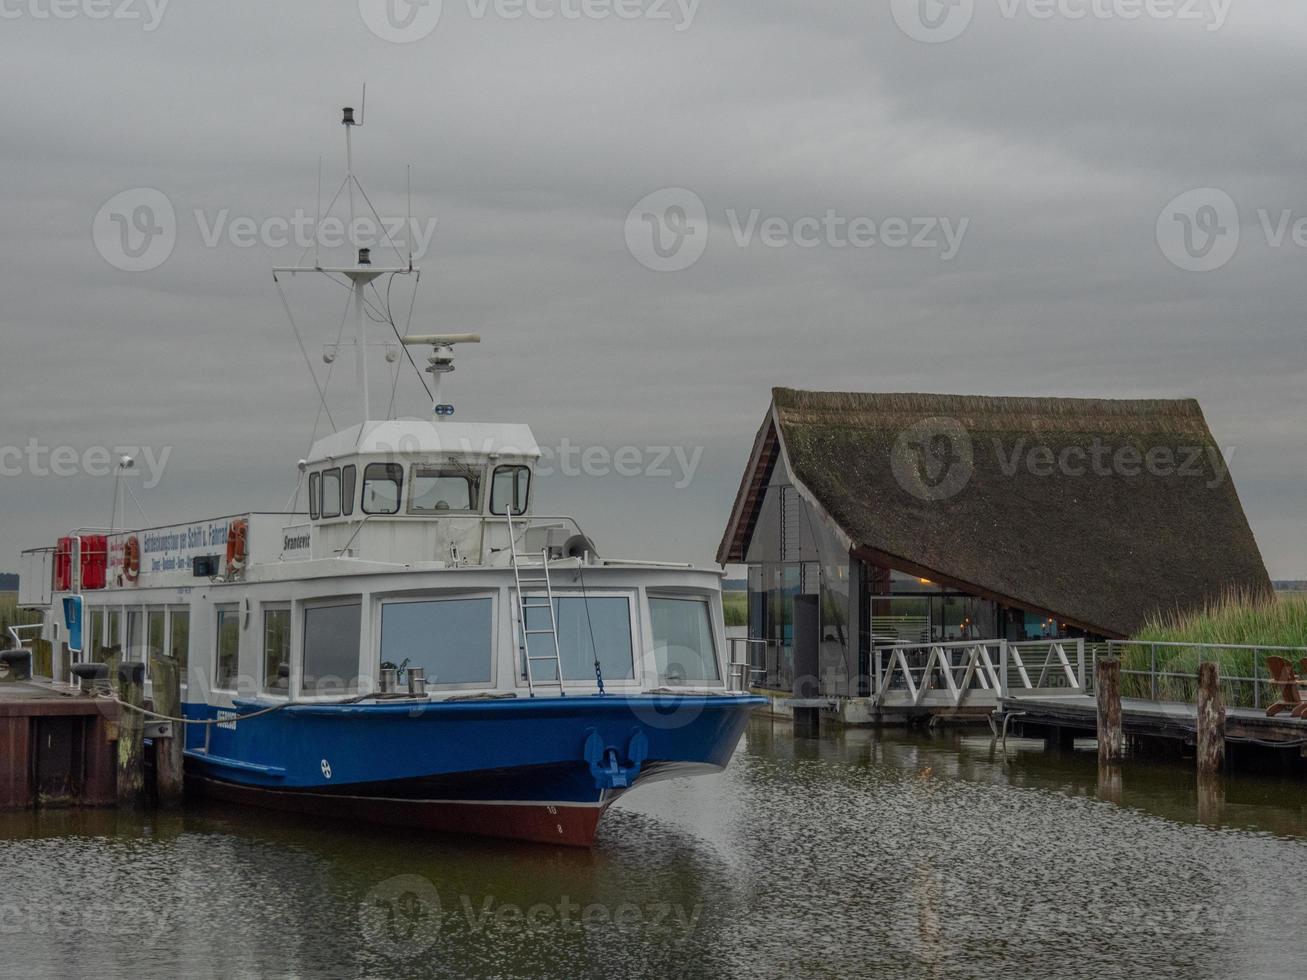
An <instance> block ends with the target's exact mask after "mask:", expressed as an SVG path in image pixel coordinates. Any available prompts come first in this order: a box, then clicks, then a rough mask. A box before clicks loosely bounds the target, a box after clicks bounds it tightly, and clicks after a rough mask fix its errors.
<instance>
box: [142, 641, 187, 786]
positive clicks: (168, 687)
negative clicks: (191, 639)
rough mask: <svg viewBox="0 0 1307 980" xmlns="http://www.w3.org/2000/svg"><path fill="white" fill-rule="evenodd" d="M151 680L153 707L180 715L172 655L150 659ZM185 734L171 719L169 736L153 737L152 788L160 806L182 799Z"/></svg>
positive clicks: (178, 679)
mask: <svg viewBox="0 0 1307 980" xmlns="http://www.w3.org/2000/svg"><path fill="white" fill-rule="evenodd" d="M150 681H151V687H152V690H153V693H154V710H155V711H156V712H158V713H159V714H161V715H168V716H169V717H171V718H180V717H181V713H182V692H181V674H180V670H179V668H178V664H177V661H176V660H174V659H173V658H172V657H152V658H150ZM185 736H186V732H185V726H184V725H182V724H181V723H180V722H173V723H172V736H171V737H170V738H156V739H155V740H154V773H155V788H156V790H157V792H158V798H159V805H160V806H176V805H177V804H179V803H181V801H182V764H183V758H182V749H183V748H184V745H185V741H186V738H185Z"/></svg>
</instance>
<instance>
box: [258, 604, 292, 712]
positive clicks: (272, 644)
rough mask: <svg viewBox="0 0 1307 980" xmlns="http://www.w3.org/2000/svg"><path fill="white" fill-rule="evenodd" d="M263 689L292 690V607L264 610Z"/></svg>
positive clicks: (274, 690) (280, 691) (277, 692)
mask: <svg viewBox="0 0 1307 980" xmlns="http://www.w3.org/2000/svg"><path fill="white" fill-rule="evenodd" d="M263 689H264V690H265V691H269V692H271V693H273V694H286V693H288V692H289V691H290V609H289V608H287V607H284V606H283V607H281V608H274V609H268V608H265V609H264V610H263Z"/></svg>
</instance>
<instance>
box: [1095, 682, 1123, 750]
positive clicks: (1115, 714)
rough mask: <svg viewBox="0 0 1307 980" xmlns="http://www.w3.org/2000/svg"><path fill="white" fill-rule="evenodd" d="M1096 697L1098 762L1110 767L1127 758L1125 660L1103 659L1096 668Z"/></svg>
mask: <svg viewBox="0 0 1307 980" xmlns="http://www.w3.org/2000/svg"><path fill="white" fill-rule="evenodd" d="M1094 694H1095V697H1096V698H1097V700H1098V762H1099V764H1100V765H1108V764H1111V763H1116V762H1120V761H1121V760H1122V759H1124V758H1125V732H1124V730H1123V729H1122V727H1121V661H1119V660H1115V659H1107V660H1100V661H1099V662H1098V665H1097V666H1096V667H1095V668H1094Z"/></svg>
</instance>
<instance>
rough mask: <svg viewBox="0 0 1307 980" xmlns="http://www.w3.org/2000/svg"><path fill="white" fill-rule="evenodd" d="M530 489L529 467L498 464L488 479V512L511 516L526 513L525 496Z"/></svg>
mask: <svg viewBox="0 0 1307 980" xmlns="http://www.w3.org/2000/svg"><path fill="white" fill-rule="evenodd" d="M530 491H531V469H530V467H527V466H499V467H496V468H495V475H494V477H493V478H492V479H491V481H490V513H492V514H500V515H503V514H506V513H507V512H508V509H509V508H510V507H511V508H512V509H513V516H515V517H516V516H517V515H519V514H525V513H526V502H527V497H528V495H529V494H530Z"/></svg>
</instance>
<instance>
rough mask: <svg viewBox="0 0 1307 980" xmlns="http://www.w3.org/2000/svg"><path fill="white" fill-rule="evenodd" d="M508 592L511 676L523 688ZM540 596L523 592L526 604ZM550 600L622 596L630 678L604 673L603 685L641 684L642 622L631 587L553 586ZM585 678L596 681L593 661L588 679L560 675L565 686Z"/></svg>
mask: <svg viewBox="0 0 1307 980" xmlns="http://www.w3.org/2000/svg"><path fill="white" fill-rule="evenodd" d="M509 594H510V596H511V597H512V598H513V664H514V675H515V676H516V679H517V686H518V687H526V686H527V682H526V673H525V670H526V665H525V664H524V663H523V660H522V647H521V644H520V641H521V634H520V633H519V627H518V622H517V616H518V612H517V610H518V605H517V601H516V592H515V590H513V589H512V588H510V589H509ZM543 598H545V594H544V593H543V592H541V593H539V594H536V593H534V592H532V591H531V590H530V589H528V590H527V591H526V597H525V601H526V602H528V603H529V602H533V601H538V600H540V599H543ZM554 599H556V600H557V599H589V600H590V601H592V602H593V601H595V600H596V599H625V600H626V607H627V612H626V614H627V622H628V623H630V635H631V676H630V677H614V678H609V677H608V675H607V674H605V675H604V686H605V687H613V686H617V687H622V686H632V687H633V686H638V685H640V684H642V678H641V674H640V671H641V666H642V665H641V659H642V658H641V656H640V655H639V653H638V648H639V644H640V636H641V635H642V634H641V626H642V624H641V622H640V602H639V595H638V592H637V590H634V589H615V590H613V591H607V590H605V591H598V590H595V589H586V590H585V591H584V592H583V591H582V590H581V589H579V588H578V589H562V590H557V589H556V590H554ZM556 618H557V617H555V619H556ZM559 653H560V659H561V654H562V651H561V650H560V651H559ZM587 680H588V681H589V682H590V683H595V680H596V679H595V676H594V664H593V663H591V664H590V673H589V676H588V678H587V677H564V678H563V683H564V684H565V685H566V684H584V683H586V682H587ZM541 683H546V684H548V683H553V682H552V681H549V680H544V679H542V680H541Z"/></svg>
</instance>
